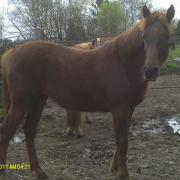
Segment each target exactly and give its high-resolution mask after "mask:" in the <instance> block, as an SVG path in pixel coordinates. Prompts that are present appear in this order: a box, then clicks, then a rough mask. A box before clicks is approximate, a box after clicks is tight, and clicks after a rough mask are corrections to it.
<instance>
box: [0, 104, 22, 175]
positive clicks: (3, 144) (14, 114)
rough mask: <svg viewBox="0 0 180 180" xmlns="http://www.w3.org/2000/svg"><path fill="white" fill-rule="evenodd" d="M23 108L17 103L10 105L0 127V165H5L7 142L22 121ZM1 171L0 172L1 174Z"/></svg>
mask: <svg viewBox="0 0 180 180" xmlns="http://www.w3.org/2000/svg"><path fill="white" fill-rule="evenodd" d="M24 115H25V107H24V106H23V105H20V104H18V103H12V104H11V106H10V109H9V111H8V114H7V115H6V117H5V120H4V121H3V124H2V125H1V127H0V164H5V163H6V154H7V148H8V145H9V141H10V140H11V138H12V136H13V135H14V134H15V131H16V129H17V127H18V125H19V124H20V122H21V121H22V120H23V117H24ZM2 171H3V170H1V172H2Z"/></svg>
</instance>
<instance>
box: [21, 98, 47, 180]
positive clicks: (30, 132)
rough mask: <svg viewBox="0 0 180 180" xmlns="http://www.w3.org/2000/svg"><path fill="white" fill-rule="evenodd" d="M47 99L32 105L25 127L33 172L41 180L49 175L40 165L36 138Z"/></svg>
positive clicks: (39, 100) (38, 100)
mask: <svg viewBox="0 0 180 180" xmlns="http://www.w3.org/2000/svg"><path fill="white" fill-rule="evenodd" d="M46 99H47V98H45V97H43V98H42V97H41V99H37V100H36V101H35V102H33V104H31V106H30V108H29V111H28V112H27V117H26V120H25V123H24V126H23V130H24V134H25V140H26V146H27V150H28V155H29V161H30V165H31V170H32V171H35V172H36V174H37V176H38V177H39V178H47V175H46V174H45V173H44V172H43V170H42V169H41V167H40V165H39V163H38V159H37V155H36V149H35V142H34V138H35V134H36V129H37V125H38V122H39V120H40V117H41V113H42V110H43V106H44V104H45V102H46Z"/></svg>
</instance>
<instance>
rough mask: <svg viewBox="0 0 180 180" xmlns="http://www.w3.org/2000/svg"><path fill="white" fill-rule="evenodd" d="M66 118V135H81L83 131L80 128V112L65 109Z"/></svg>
mask: <svg viewBox="0 0 180 180" xmlns="http://www.w3.org/2000/svg"><path fill="white" fill-rule="evenodd" d="M66 118H67V125H68V128H67V135H69V136H74V135H75V136H78V137H82V136H83V131H82V129H81V128H80V124H81V113H80V112H77V111H71V110H66Z"/></svg>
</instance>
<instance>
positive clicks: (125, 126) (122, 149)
mask: <svg viewBox="0 0 180 180" xmlns="http://www.w3.org/2000/svg"><path fill="white" fill-rule="evenodd" d="M133 111H134V108H132V107H130V106H128V105H123V106H120V107H118V108H115V109H113V110H112V116H113V123H114V131H115V137H116V145H117V147H116V150H115V152H114V156H113V159H112V162H111V171H112V172H113V173H116V175H117V176H118V178H119V179H120V180H125V179H129V174H128V169H127V157H126V154H127V150H128V133H129V124H130V119H131V116H132V113H133Z"/></svg>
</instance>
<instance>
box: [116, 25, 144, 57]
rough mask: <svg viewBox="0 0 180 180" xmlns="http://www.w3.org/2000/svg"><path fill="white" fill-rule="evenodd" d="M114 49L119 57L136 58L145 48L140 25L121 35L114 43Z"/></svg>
mask: <svg viewBox="0 0 180 180" xmlns="http://www.w3.org/2000/svg"><path fill="white" fill-rule="evenodd" d="M114 43H115V44H114V48H115V49H116V51H117V53H118V55H119V56H121V57H122V56H125V57H126V56H134V55H136V54H137V53H138V52H139V50H140V49H142V48H143V46H144V43H143V38H142V32H141V28H140V25H139V24H138V25H136V26H135V27H133V28H131V29H129V30H128V31H126V32H124V33H122V34H121V35H119V36H118V37H117V38H116V39H115V42H114Z"/></svg>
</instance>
